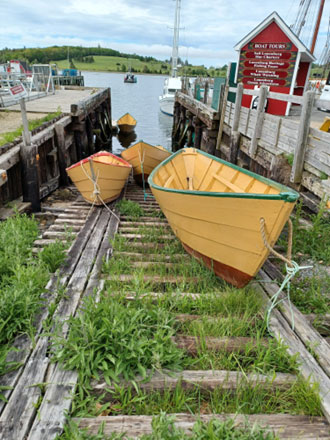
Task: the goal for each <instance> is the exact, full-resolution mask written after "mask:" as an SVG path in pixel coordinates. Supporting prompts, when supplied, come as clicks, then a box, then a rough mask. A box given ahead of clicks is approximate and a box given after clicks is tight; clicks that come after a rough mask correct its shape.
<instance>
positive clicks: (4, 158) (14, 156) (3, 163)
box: [0, 144, 22, 171]
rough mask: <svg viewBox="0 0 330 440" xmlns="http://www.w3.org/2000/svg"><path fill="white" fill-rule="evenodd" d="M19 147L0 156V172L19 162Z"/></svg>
mask: <svg viewBox="0 0 330 440" xmlns="http://www.w3.org/2000/svg"><path fill="white" fill-rule="evenodd" d="M21 145H22V144H19V145H17V146H16V147H13V148H11V149H10V150H8V151H6V153H4V154H1V155H0V168H1V169H2V170H5V171H7V170H9V168H11V167H12V166H14V165H16V164H17V163H18V162H19V160H20V154H19V153H20V150H21Z"/></svg>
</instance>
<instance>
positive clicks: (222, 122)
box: [215, 63, 230, 150]
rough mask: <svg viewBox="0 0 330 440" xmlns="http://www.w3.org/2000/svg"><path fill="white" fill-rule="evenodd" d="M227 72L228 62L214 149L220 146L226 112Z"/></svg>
mask: <svg viewBox="0 0 330 440" xmlns="http://www.w3.org/2000/svg"><path fill="white" fill-rule="evenodd" d="M229 73H230V63H229V66H228V71H227V78H226V84H225V89H224V92H223V95H222V100H221V104H220V105H219V108H221V114H220V122H219V131H218V137H217V145H216V147H215V148H216V150H220V146H221V139H222V132H223V124H224V122H225V113H226V106H227V99H228V92H229Z"/></svg>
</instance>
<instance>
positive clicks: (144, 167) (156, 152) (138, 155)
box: [121, 142, 172, 185]
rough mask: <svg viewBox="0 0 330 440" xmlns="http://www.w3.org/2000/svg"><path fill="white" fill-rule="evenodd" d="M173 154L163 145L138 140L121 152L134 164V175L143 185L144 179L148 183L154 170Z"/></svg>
mask: <svg viewBox="0 0 330 440" xmlns="http://www.w3.org/2000/svg"><path fill="white" fill-rule="evenodd" d="M171 154H172V153H171V152H170V151H168V150H166V149H165V148H163V147H161V146H153V145H149V144H147V143H145V142H138V143H136V144H134V145H132V146H131V147H130V148H127V149H126V150H124V151H122V152H121V156H122V157H123V158H124V159H125V160H126V161H127V162H129V163H130V164H131V165H132V166H133V176H134V179H135V181H136V182H137V183H138V184H139V185H142V183H143V179H144V181H145V183H146V184H147V181H148V177H149V175H150V173H151V172H152V170H153V169H154V168H155V167H156V166H157V165H159V164H160V163H161V162H162V161H163V160H165V159H167V158H168V157H169V156H171Z"/></svg>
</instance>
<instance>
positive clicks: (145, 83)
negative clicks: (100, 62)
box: [82, 72, 173, 154]
mask: <svg viewBox="0 0 330 440" xmlns="http://www.w3.org/2000/svg"><path fill="white" fill-rule="evenodd" d="M82 74H83V75H84V79H85V86H87V87H110V88H111V102H112V119H114V120H117V119H119V118H120V117H121V116H123V115H124V114H125V113H127V112H128V113H130V114H131V115H132V116H133V117H134V118H135V119H136V120H137V125H136V128H135V133H136V138H134V136H133V137H132V138H130V139H128V142H126V143H125V142H123V140H122V139H120V138H118V137H117V136H116V137H113V140H112V151H113V152H114V153H116V154H118V153H120V152H121V151H122V150H123V147H128V146H129V145H132V144H133V143H135V142H138V141H140V140H143V141H144V142H147V143H149V144H151V145H162V146H163V147H165V148H167V149H169V150H171V134H172V123H173V118H172V117H170V116H167V115H164V114H163V113H162V112H161V111H160V110H159V102H158V97H159V96H160V95H161V94H162V91H163V84H164V79H165V77H164V76H156V75H137V83H135V84H130V83H124V75H125V74H124V73H107V72H82ZM128 144H129V145H128Z"/></svg>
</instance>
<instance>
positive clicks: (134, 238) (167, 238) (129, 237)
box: [119, 231, 174, 241]
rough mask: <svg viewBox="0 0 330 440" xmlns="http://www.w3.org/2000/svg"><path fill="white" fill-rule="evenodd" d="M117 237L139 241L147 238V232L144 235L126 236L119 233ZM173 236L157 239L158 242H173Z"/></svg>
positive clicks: (161, 236)
mask: <svg viewBox="0 0 330 440" xmlns="http://www.w3.org/2000/svg"><path fill="white" fill-rule="evenodd" d="M119 235H120V236H121V237H123V238H126V239H127V240H141V239H142V238H145V237H147V236H148V234H147V232H146V233H145V234H126V233H123V234H122V233H121V232H120V231H119ZM173 238H174V235H160V236H158V237H157V239H158V240H166V241H167V240H173Z"/></svg>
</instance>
